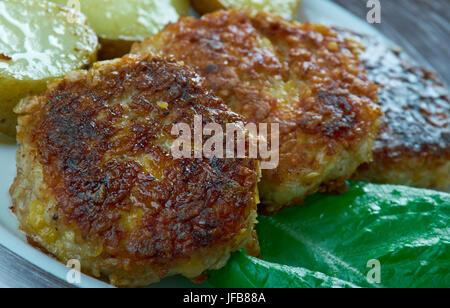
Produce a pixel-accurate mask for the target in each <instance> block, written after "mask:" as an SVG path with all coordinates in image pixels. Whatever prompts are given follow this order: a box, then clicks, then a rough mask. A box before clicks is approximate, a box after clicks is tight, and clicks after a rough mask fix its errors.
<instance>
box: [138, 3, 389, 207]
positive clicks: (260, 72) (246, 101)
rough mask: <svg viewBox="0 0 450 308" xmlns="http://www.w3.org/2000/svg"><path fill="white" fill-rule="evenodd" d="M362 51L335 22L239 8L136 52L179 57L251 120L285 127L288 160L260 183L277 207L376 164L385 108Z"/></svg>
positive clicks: (170, 32)
mask: <svg viewBox="0 0 450 308" xmlns="http://www.w3.org/2000/svg"><path fill="white" fill-rule="evenodd" d="M359 48H360V46H359V45H358V44H356V43H355V42H353V41H352V40H350V39H341V38H339V37H338V36H337V35H336V34H335V33H334V32H333V31H331V30H330V29H329V28H328V27H326V26H322V25H317V24H310V23H305V24H299V23H289V22H286V21H284V20H282V19H281V18H279V17H276V16H273V15H270V14H269V13H259V14H257V15H254V16H251V15H249V14H247V13H243V12H239V11H235V10H231V11H220V12H216V13H213V14H209V15H205V16H203V17H202V18H201V19H199V20H198V19H195V18H189V17H188V18H181V19H180V20H179V21H178V22H177V23H174V24H170V25H168V26H167V27H166V28H165V29H164V30H163V31H162V32H161V33H159V34H157V35H155V36H153V37H150V38H148V39H146V40H145V41H144V42H143V43H140V44H136V45H135V46H134V47H133V49H132V52H133V53H137V54H148V53H150V54H155V55H173V56H174V57H175V58H176V59H177V60H181V61H184V62H185V63H186V64H187V65H189V66H193V67H194V68H196V71H197V72H198V73H199V74H200V75H201V76H203V77H205V78H206V80H207V84H208V85H209V87H210V88H212V89H213V90H214V91H215V93H216V94H217V95H218V96H219V97H221V98H223V99H224V101H225V102H226V103H227V105H228V106H229V107H231V109H232V110H233V111H235V112H237V113H239V114H242V115H243V116H244V117H245V118H246V119H247V120H248V121H249V122H253V123H279V124H280V135H281V136H280V163H279V166H278V168H277V169H276V170H264V171H263V179H262V182H261V185H260V193H261V199H262V200H261V201H262V203H263V204H264V205H265V212H266V213H274V212H277V211H279V210H280V209H281V208H283V207H284V206H287V205H294V204H299V203H301V202H302V201H303V199H304V198H305V197H306V196H308V195H309V194H312V193H314V192H316V191H317V190H319V188H320V187H321V186H322V185H324V186H335V185H336V184H339V183H341V182H343V180H345V179H347V178H348V177H350V175H351V174H352V173H353V172H354V171H355V170H356V168H357V167H358V166H359V165H360V164H362V163H364V162H369V161H371V158H372V154H371V150H372V146H373V139H374V136H375V131H376V129H377V128H378V125H379V119H380V117H381V115H382V113H381V111H380V110H379V108H378V106H377V105H376V100H377V97H376V93H377V87H376V86H375V85H374V84H373V83H371V82H370V81H369V80H368V79H367V76H366V73H365V71H363V70H361V69H360V63H359V60H358V56H357V55H358V52H359V51H360V50H359Z"/></svg>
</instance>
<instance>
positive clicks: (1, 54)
mask: <svg viewBox="0 0 450 308" xmlns="http://www.w3.org/2000/svg"><path fill="white" fill-rule="evenodd" d="M0 60H3V61H10V60H12V58H11V57H9V56H7V55H5V54H3V53H0Z"/></svg>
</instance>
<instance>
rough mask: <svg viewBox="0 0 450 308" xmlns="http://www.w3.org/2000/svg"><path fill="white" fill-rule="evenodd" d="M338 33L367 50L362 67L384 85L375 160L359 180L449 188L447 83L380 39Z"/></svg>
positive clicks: (363, 168) (360, 172) (449, 103)
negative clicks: (382, 116)
mask: <svg viewBox="0 0 450 308" xmlns="http://www.w3.org/2000/svg"><path fill="white" fill-rule="evenodd" d="M338 31H339V33H340V35H342V36H347V37H354V38H356V39H358V40H359V41H360V42H361V44H363V45H364V46H365V47H366V48H365V50H364V52H362V54H361V59H362V63H363V65H364V68H365V69H366V70H367V71H368V76H369V78H370V79H371V80H373V82H375V83H377V85H379V94H378V96H379V101H380V105H381V108H382V110H383V112H384V114H385V116H384V118H383V124H382V126H381V128H380V130H379V133H378V136H377V139H376V142H375V148H374V156H375V157H374V158H375V160H374V162H373V163H370V164H365V165H363V166H361V168H360V169H359V170H358V173H357V174H356V175H355V176H354V178H355V179H357V180H365V181H370V182H377V183H392V184H403V185H410V186H417V187H423V188H434V189H441V190H446V191H448V190H450V175H449V174H450V96H449V93H448V90H447V88H446V87H445V85H444V84H442V83H441V82H440V81H439V80H438V79H437V77H436V76H435V75H434V74H433V73H432V72H430V71H429V70H427V69H425V68H423V67H420V66H418V65H416V64H414V62H413V61H412V60H411V59H409V58H408V57H407V56H406V54H404V53H403V52H401V51H400V50H394V49H393V48H391V47H389V46H388V45H387V44H386V43H383V42H381V41H380V40H379V39H378V38H375V37H371V36H366V35H360V34H356V33H354V32H352V31H348V30H342V29H338Z"/></svg>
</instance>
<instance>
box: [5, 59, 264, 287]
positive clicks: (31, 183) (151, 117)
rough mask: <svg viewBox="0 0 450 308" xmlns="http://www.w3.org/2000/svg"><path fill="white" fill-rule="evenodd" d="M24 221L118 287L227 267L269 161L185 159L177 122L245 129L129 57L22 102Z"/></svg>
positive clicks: (248, 225)
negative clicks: (176, 152)
mask: <svg viewBox="0 0 450 308" xmlns="http://www.w3.org/2000/svg"><path fill="white" fill-rule="evenodd" d="M16 112H18V113H20V114H21V116H20V118H19V127H18V141H19V145H20V148H19V151H18V153H17V165H18V170H17V177H16V179H15V181H14V184H13V186H12V187H11V189H10V194H11V197H12V200H13V211H14V212H15V214H16V215H17V217H18V219H19V221H20V226H21V229H23V231H25V232H26V234H27V236H28V237H29V239H30V241H32V242H33V243H36V244H37V245H39V246H40V247H42V248H43V249H45V250H46V251H48V252H49V253H51V254H52V255H54V256H56V257H57V258H59V259H60V260H61V261H62V262H67V261H68V260H70V259H78V260H80V261H81V266H82V270H83V272H85V273H87V274H90V275H93V276H95V277H100V278H102V279H105V280H107V281H109V282H111V283H112V284H113V285H116V286H144V285H147V284H149V283H152V282H157V281H159V280H160V279H161V278H163V277H166V276H170V275H175V274H183V275H184V276H186V277H189V278H195V277H197V276H199V275H201V274H202V273H203V272H204V271H205V270H207V269H212V268H220V267H222V266H223V265H225V263H226V261H227V260H228V257H229V255H230V253H231V252H233V251H235V250H237V249H240V248H241V247H243V246H244V245H245V244H246V243H247V242H248V241H249V240H250V239H251V238H252V230H253V227H254V224H255V222H256V205H257V202H258V196H257V182H258V179H259V174H260V171H259V162H258V161H256V160H252V159H217V158H212V159H208V158H202V159H195V160H194V159H189V158H182V159H174V158H173V156H172V154H171V144H172V143H173V141H174V139H176V136H172V135H171V129H172V126H173V124H175V123H181V122H182V123H188V124H190V125H192V122H193V117H194V116H195V115H201V116H202V117H203V122H204V125H207V124H208V123H216V124H217V123H218V124H221V125H224V124H225V123H230V122H233V123H234V122H239V121H242V118H241V116H239V115H237V114H235V113H233V112H231V111H229V110H228V109H227V108H226V105H225V104H224V103H223V102H222V101H221V100H220V99H218V98H216V97H215V96H214V95H213V94H212V93H211V92H210V91H208V90H205V87H204V86H203V83H202V79H201V78H200V77H199V76H198V75H197V74H196V73H195V72H193V71H191V70H190V69H188V68H187V67H185V66H183V65H181V64H178V63H176V62H173V61H169V60H162V59H157V58H151V57H137V56H129V57H124V58H123V59H117V60H114V61H109V62H100V63H97V64H96V65H94V67H93V68H92V69H91V70H90V71H77V72H73V73H70V74H69V75H67V76H66V77H65V79H63V80H60V81H58V82H55V83H52V84H51V85H50V86H49V89H48V91H47V92H46V93H45V94H43V95H42V96H39V97H33V98H30V99H28V100H26V101H23V102H22V103H21V104H20V105H19V106H18V107H17V109H16Z"/></svg>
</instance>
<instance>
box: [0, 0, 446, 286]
mask: <svg viewBox="0 0 450 308" xmlns="http://www.w3.org/2000/svg"><path fill="white" fill-rule="evenodd" d="M333 1H334V2H336V3H338V4H340V5H341V6H343V7H345V8H347V9H348V10H349V11H351V12H353V13H354V14H355V15H357V16H358V17H361V18H363V19H365V18H366V14H367V11H368V9H367V7H366V4H367V0H333ZM380 1H381V7H382V13H381V18H382V20H381V24H379V25H375V27H376V28H377V29H378V30H379V31H380V32H382V33H383V34H385V35H386V36H387V37H389V38H390V39H391V40H392V41H394V42H396V43H398V45H400V46H402V47H403V48H404V50H405V51H406V52H407V53H409V54H410V55H411V56H412V57H413V58H415V59H416V60H417V61H419V63H421V64H423V65H425V66H428V67H429V68H432V69H434V70H435V71H437V72H438V74H439V75H440V76H441V77H442V79H443V81H444V82H446V83H447V85H449V84H450V65H449V50H448V45H449V40H450V1H449V0H380ZM70 286H71V285H69V284H68V283H66V282H64V281H61V280H59V279H57V278H55V277H53V276H51V275H49V274H47V273H46V272H45V271H43V270H41V269H39V268H37V267H35V266H33V265H31V264H29V263H28V262H27V261H25V260H23V259H22V258H20V257H18V256H17V255H15V254H14V253H12V252H10V251H8V250H7V249H5V248H4V247H2V246H0V287H25V288H27V287H70Z"/></svg>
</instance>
